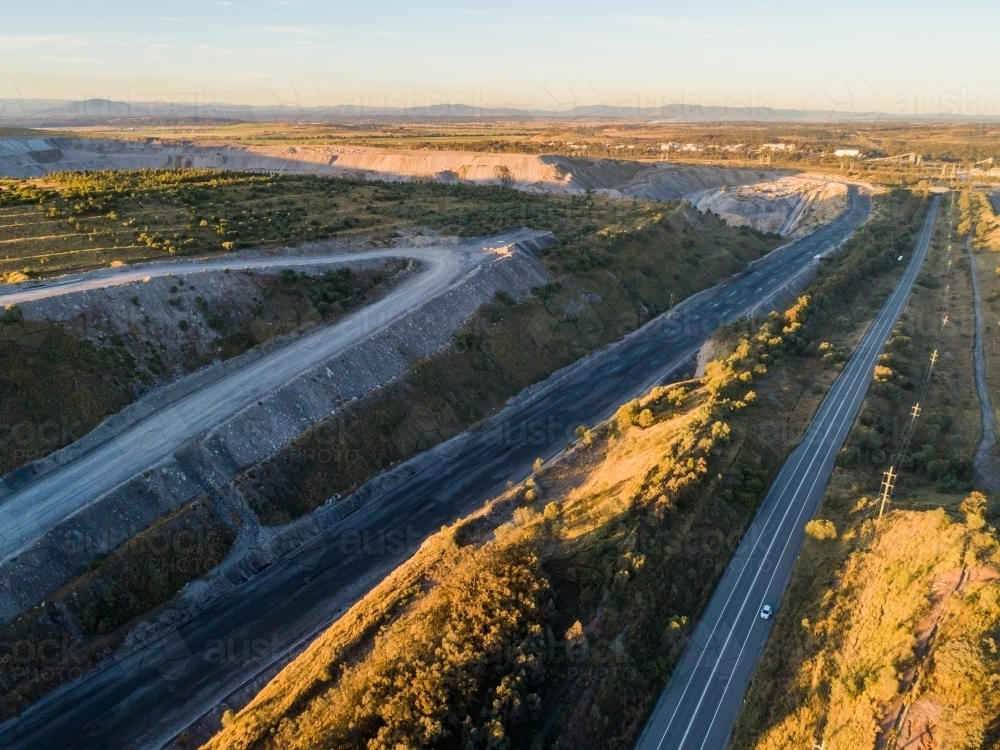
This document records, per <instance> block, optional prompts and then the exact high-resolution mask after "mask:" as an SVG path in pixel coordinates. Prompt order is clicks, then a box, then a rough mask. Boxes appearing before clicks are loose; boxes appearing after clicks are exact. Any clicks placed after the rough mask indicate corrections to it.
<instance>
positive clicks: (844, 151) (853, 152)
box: [833, 148, 861, 157]
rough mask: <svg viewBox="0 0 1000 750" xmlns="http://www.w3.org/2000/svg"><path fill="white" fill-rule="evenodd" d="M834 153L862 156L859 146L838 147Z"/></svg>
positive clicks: (836, 154)
mask: <svg viewBox="0 0 1000 750" xmlns="http://www.w3.org/2000/svg"><path fill="white" fill-rule="evenodd" d="M833 155H834V156H849V157H857V156H861V150H860V149H857V148H838V149H837V150H836V151H834V152H833Z"/></svg>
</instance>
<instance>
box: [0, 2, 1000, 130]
mask: <svg viewBox="0 0 1000 750" xmlns="http://www.w3.org/2000/svg"><path fill="white" fill-rule="evenodd" d="M998 22H1000V10H998V6H997V5H996V3H995V0H994V2H980V1H978V0H977V1H971V0H952V1H951V2H947V3H942V2H934V3H927V2H906V3H904V2H898V1H894V0H882V2H878V1H877V0H867V1H866V2H855V1H853V0H848V1H847V2H837V3H824V4H822V5H820V4H818V3H814V2H809V0H804V1H803V0H799V2H784V1H783V0H779V1H777V2H766V3H765V2H755V1H754V0H743V1H742V2H731V1H730V0H721V1H718V2H714V3H704V2H702V3H698V2H683V3H681V2H672V1H667V2H659V3H651V2H631V3H629V2H624V3H623V2H617V3H612V2H577V3H572V4H571V3H566V2H546V0H540V1H539V2H523V1H521V0H514V1H508V2H503V3H476V2H451V1H450V0H446V1H445V2H435V3H428V2H383V3H371V2H352V3H343V2H309V1H307V0H301V1H300V0H284V1H272V0H268V1H261V0H228V1H223V2H216V1H214V0H208V1H207V2H194V1H193V0H174V1H173V2H143V1H142V0H131V1H130V2H125V1H123V0H91V1H90V2H87V3H80V2H63V1H59V2H54V1H52V0H32V1H31V2H28V1H26V0H0V98H2V99H6V100H10V99H12V98H17V97H23V98H33V97H38V96H41V97H44V98H49V99H61V98H73V99H79V98H89V97H91V96H102V97H109V98H115V99H123V100H124V99H134V100H140V101H145V100H182V101H191V100H201V101H209V102H212V101H225V102H232V103H243V104H249V103H258V104H267V103H284V104H302V105H307V106H308V105H320V104H326V105H335V104H341V103H359V102H360V103H364V102H367V103H370V104H372V105H376V104H378V103H380V102H385V103H389V104H402V105H406V104H410V105H420V104H428V103H430V104H433V103H440V102H442V101H461V102H466V103H473V104H477V103H478V104H480V105H482V106H517V107H524V106H528V105H532V106H543V107H550V108H559V107H565V106H568V104H572V103H577V104H589V103H598V102H600V103H603V104H610V105H617V106H626V107H627V106H636V105H640V106H642V105H645V106H653V105H656V104H658V103H669V102H675V101H686V102H688V103H692V104H710V105H718V104H734V105H738V106H748V105H749V106H770V107H781V108H785V107H788V108H803V107H809V108H817V107H818V108H824V107H838V108H843V107H848V106H853V107H855V108H857V109H864V110H872V109H880V110H883V111H897V112H900V111H902V110H904V109H906V108H907V107H909V108H912V109H915V110H919V111H924V112H930V111H935V110H941V109H949V108H951V109H960V110H963V111H966V113H970V114H973V113H975V114H1000V98H998V97H1000V75H998V74H997V72H996V71H997V67H998V66H997V62H996V59H997V55H996V52H995V51H994V50H995V49H996V48H997V41H998V37H1000V23H998ZM970 110H971V111H970ZM990 110H993V111H990Z"/></svg>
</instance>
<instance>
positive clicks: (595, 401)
mask: <svg viewBox="0 0 1000 750" xmlns="http://www.w3.org/2000/svg"><path fill="white" fill-rule="evenodd" d="M869 211H870V201H869V199H868V197H867V196H866V195H863V194H859V192H858V191H857V190H855V189H854V188H852V189H851V191H850V194H849V200H848V207H847V209H846V210H845V211H844V213H843V214H841V216H840V217H838V218H837V219H835V220H834V221H833V222H831V223H830V224H828V225H826V226H825V227H823V228H821V229H819V230H817V231H816V232H814V233H813V234H811V235H809V236H808V237H805V238H803V239H800V240H798V241H796V242H794V243H791V244H789V245H787V246H785V247H783V248H781V249H779V250H776V251H774V252H772V253H770V254H769V255H767V256H765V257H764V258H762V259H761V260H760V261H758V262H757V263H755V264H754V265H753V266H752V267H751V268H750V269H748V270H747V271H744V272H743V273H742V274H739V275H737V276H735V277H733V278H731V279H728V280H727V281H725V282H723V283H722V284H719V285H718V286H716V287H713V288H712V289H710V290H706V291H704V292H701V293H699V294H697V295H694V296H693V297H691V298H688V299H687V300H685V301H684V302H683V303H681V304H680V305H678V306H677V307H676V308H675V309H674V310H673V311H672V312H671V313H670V314H668V315H664V316H661V317H659V318H657V319H655V320H654V321H651V322H650V323H649V324H647V325H645V326H643V327H642V328H641V329H639V330H638V331H636V332H634V333H632V334H629V335H628V336H626V337H625V338H624V339H622V340H621V341H619V342H618V343H617V344H614V345H612V346H610V347H607V348H606V349H604V350H602V351H600V352H598V353H595V354H593V355H590V356H588V357H586V358H584V359H583V360H581V361H579V362H577V363H576V364H574V365H571V366H570V367H568V368H566V369H565V370H562V371H560V372H558V373H556V374H555V375H553V376H552V377H551V378H550V379H549V380H548V381H546V382H545V383H544V384H542V385H541V386H540V387H536V388H534V389H532V390H531V392H530V395H528V396H526V397H524V398H520V399H518V400H516V402H515V403H513V404H512V405H511V406H509V407H508V408H507V409H505V410H504V411H503V412H501V414H499V415H498V416H497V417H496V418H494V419H492V420H490V421H488V422H487V423H486V424H485V425H484V426H482V427H481V428H479V429H475V430H472V431H470V432H468V433H465V434H464V435H462V436H460V437H459V438H455V439H454V440H453V441H449V443H446V444H444V445H443V446H440V447H439V449H438V450H436V451H435V452H434V457H433V460H431V461H428V462H425V463H424V465H423V468H422V469H421V470H420V471H419V472H417V473H415V474H414V475H413V476H412V477H411V478H410V479H409V480H407V481H406V482H405V483H404V484H402V485H401V486H398V487H396V488H395V489H393V490H391V491H389V492H388V493H386V494H385V495H383V496H381V497H380V498H378V499H377V500H375V501H372V502H370V503H369V504H368V505H366V506H363V507H362V508H361V509H360V510H358V511H357V512H355V513H354V514H353V515H351V516H349V517H347V518H345V519H344V520H343V521H342V522H341V523H340V524H339V525H337V526H335V527H334V528H332V529H331V530H329V531H327V532H325V533H324V534H323V535H321V536H320V537H318V538H316V539H314V540H313V541H312V542H310V543H308V544H306V545H305V546H304V547H303V548H302V549H300V550H299V551H297V552H296V553H294V554H292V555H290V556H288V557H286V558H283V559H282V560H280V561H278V562H276V563H275V564H273V565H272V566H270V567H269V568H267V569H266V570H264V571H262V572H261V573H259V574H258V575H256V576H255V577H253V578H251V579H250V580H249V581H247V582H246V583H245V584H243V585H241V586H239V587H238V588H237V589H235V590H234V591H232V592H231V593H230V594H227V595H225V596H223V597H221V598H220V599H218V600H216V602H215V603H213V605H212V606H210V607H209V608H207V609H206V610H205V611H204V612H202V613H201V614H199V615H198V616H196V617H195V618H193V619H191V620H189V621H187V622H186V623H184V624H182V625H181V626H180V627H178V628H177V629H176V630H174V631H172V632H171V633H170V634H169V635H168V636H165V637H164V638H163V639H162V640H160V641H157V642H155V643H152V644H150V645H149V647H148V648H146V649H144V650H142V651H140V652H137V653H133V654H130V655H128V656H125V657H122V658H121V659H118V660H115V661H111V662H109V663H108V664H107V665H106V666H105V667H103V668H101V669H99V670H96V671H94V672H92V673H91V674H89V675H88V676H86V677H85V678H84V679H81V680H79V681H77V682H74V683H70V684H68V685H65V686H64V687H63V688H61V689H60V690H58V691H56V692H54V693H53V694H51V695H50V696H48V697H47V698H45V699H44V700H42V701H40V702H39V703H37V704H35V705H34V706H32V707H31V708H29V709H28V710H27V711H25V712H24V713H23V714H22V715H21V716H20V717H18V718H16V719H13V720H11V721H9V722H7V723H5V724H3V725H0V747H2V748H4V749H5V750H15V749H16V748H31V749H32V750H46V749H48V748H51V749H52V750H63V749H64V748H65V747H66V738H68V737H72V738H73V744H72V746H73V747H74V748H79V749H81V750H87V749H89V748H94V749H95V750H97V749H98V748H100V749H101V750H104V749H105V748H108V747H115V748H137V747H160V746H162V745H163V744H164V743H165V742H166V741H168V740H169V739H170V738H172V737H173V736H174V735H176V734H177V733H178V732H179V731H181V730H182V729H184V728H185V727H187V726H188V725H189V724H190V723H191V722H193V721H195V720H197V719H198V718H199V716H201V715H202V714H203V712H205V711H207V710H208V709H210V708H211V707H212V706H214V705H216V704H217V703H218V702H220V701H222V700H224V699H225V698H226V696H227V695H229V694H230V693H231V692H232V691H233V690H235V689H237V688H239V687H240V686H242V685H244V684H245V683H247V682H248V681H249V680H251V679H252V678H254V677H255V676H256V675H258V674H260V673H261V672H262V671H264V670H265V669H266V668H268V667H269V665H271V664H274V663H277V662H279V661H280V660H282V659H284V658H285V657H286V656H287V655H288V654H289V653H294V652H296V651H297V650H299V649H300V648H301V647H302V646H303V645H304V644H305V643H307V642H308V641H309V640H310V639H311V638H312V637H313V636H314V635H315V634H317V633H318V632H320V631H321V630H322V629H323V628H324V627H326V626H328V625H329V624H330V623H331V622H333V621H334V620H335V619H336V618H337V617H338V616H339V615H340V614H342V613H343V612H344V611H345V610H346V609H347V607H349V606H350V604H352V603H353V602H354V601H356V600H357V599H358V598H360V597H361V596H363V595H364V593H365V592H366V591H368V590H369V589H370V588H371V587H372V586H374V585H375V584H377V583H378V582H379V581H380V580H381V579H382V578H383V577H384V576H385V575H386V574H387V573H388V572H389V571H390V570H392V568H394V567H395V566H396V565H398V564H399V563H400V562H402V561H403V560H404V559H405V558H406V557H408V556H409V555H410V554H411V553H412V552H413V551H415V549H416V548H417V547H418V546H419V544H420V543H421V542H422V540H423V539H424V538H426V537H427V536H428V535H429V534H431V533H433V532H435V531H437V530H438V529H440V528H441V526H442V525H443V524H447V523H451V522H453V521H454V520H456V519H457V518H460V517H462V516H464V515H467V514H468V513H470V512H472V511H473V510H475V509H476V508H478V507H481V505H482V503H483V502H484V501H486V500H487V499H489V498H490V497H492V496H494V495H495V494H496V492H497V490H498V489H500V488H502V487H503V486H504V483H505V482H506V481H507V480H508V479H513V480H518V479H521V478H523V477H524V476H526V475H527V474H528V473H529V471H530V468H531V464H532V462H533V461H534V459H535V458H536V457H538V456H545V457H551V456H553V455H555V454H556V453H558V452H559V451H560V450H562V449H563V448H564V447H565V446H566V444H567V442H568V440H569V439H571V438H572V437H573V430H574V429H575V427H576V426H578V425H580V424H587V425H593V424H595V423H597V422H598V421H600V420H602V419H605V418H607V417H608V416H610V414H611V413H613V411H614V410H615V409H616V408H617V407H618V406H619V405H620V404H621V403H622V402H624V401H626V400H628V399H630V398H633V397H634V396H636V395H638V394H640V393H642V392H644V391H645V390H647V389H648V388H649V387H651V386H652V385H654V384H656V383H657V382H660V381H663V380H664V379H667V378H669V376H670V374H671V373H672V372H674V371H676V370H677V369H678V368H680V367H681V366H682V365H683V364H684V363H685V362H687V361H689V360H690V358H691V356H692V355H693V354H694V352H696V351H697V350H698V348H700V347H701V345H702V344H703V343H704V341H705V340H706V339H707V338H708V337H709V336H710V335H711V334H712V332H713V331H714V330H715V329H716V327H717V326H718V325H719V324H720V323H722V322H724V321H726V320H731V319H735V318H737V317H739V316H740V315H742V314H743V313H744V312H746V311H747V310H749V309H751V308H753V307H754V306H755V305H756V304H757V303H758V302H759V300H761V299H763V298H766V297H767V296H769V295H770V294H772V293H773V292H775V291H776V290H778V289H779V288H781V287H782V286H783V285H784V284H785V282H786V281H787V280H788V279H789V278H792V277H794V276H795V275H796V274H798V273H799V272H800V271H801V270H802V269H804V268H806V267H807V266H808V265H809V264H811V263H814V257H815V256H816V255H817V254H820V253H825V252H828V251H830V250H831V249H832V248H833V247H835V246H837V245H839V244H840V243H841V242H843V240H844V239H846V238H847V237H848V236H850V234H851V233H852V232H853V231H854V230H855V229H856V228H857V227H858V226H860V225H861V224H862V223H863V222H864V221H865V219H866V218H867V217H868V214H869ZM359 539H361V540H364V541H365V542H368V543H367V544H362V545H358V544H357V543H356V542H357V540H359ZM220 644H225V645H226V648H224V649H222V651H223V654H224V656H221V657H220ZM241 644H243V645H245V644H258V645H260V646H261V648H260V649H256V650H255V649H247V648H244V647H243V646H241Z"/></svg>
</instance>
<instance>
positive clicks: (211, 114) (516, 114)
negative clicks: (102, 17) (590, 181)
mask: <svg viewBox="0 0 1000 750" xmlns="http://www.w3.org/2000/svg"><path fill="white" fill-rule="evenodd" d="M407 118H412V119H415V120H427V119H441V120H453V119H511V120H546V119H550V120H558V121H567V120H635V121H643V122H653V123H670V122H747V121H752V122H790V123H798V122H801V123H823V122H857V121H862V122H874V121H900V120H907V121H915V120H919V121H925V120H933V121H939V122H940V121H961V122H974V121H996V120H997V119H1000V118H997V117H983V116H962V115H954V114H937V115H907V116H900V115H889V114H885V113H882V112H854V111H847V110H838V109H833V110H820V109H813V110H803V109H772V108H770V107H760V108H740V107H705V106H702V105H697V104H695V105H687V104H667V105H664V106H661V107H650V108H628V107H613V106H608V105H604V104H595V105H590V106H583V107H568V108H563V109H557V110H552V111H549V110H542V109H516V108H505V107H499V108H475V107H471V106H468V105H463V104H455V105H450V104H442V105H440V106H429V107H410V108H395V107H363V106H356V105H338V106H335V107H300V106H297V105H270V106H251V105H240V104H225V103H206V104H192V103H186V102H180V103H177V102H121V101H113V100H110V99H86V100H83V101H55V100H47V99H23V100H6V101H3V100H0V125H5V126H8V127H9V126H13V125H18V126H25V127H32V126H35V127H38V126H42V127H44V126H49V127H58V126H64V127H65V126H82V125H106V124H127V123H129V122H134V123H136V124H150V123H156V122H177V121H192V122H195V121H197V122H211V121H215V122H243V121H250V122H310V123H314V122H336V121H344V120H365V119H392V120H398V119H407Z"/></svg>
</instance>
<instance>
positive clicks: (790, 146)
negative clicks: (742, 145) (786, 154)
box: [760, 143, 795, 151]
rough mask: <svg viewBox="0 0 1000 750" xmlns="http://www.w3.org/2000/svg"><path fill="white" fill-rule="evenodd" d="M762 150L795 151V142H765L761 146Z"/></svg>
mask: <svg viewBox="0 0 1000 750" xmlns="http://www.w3.org/2000/svg"><path fill="white" fill-rule="evenodd" d="M760 150H761V151H794V150H795V144H794V143H765V144H764V145H763V146H761V147H760Z"/></svg>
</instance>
